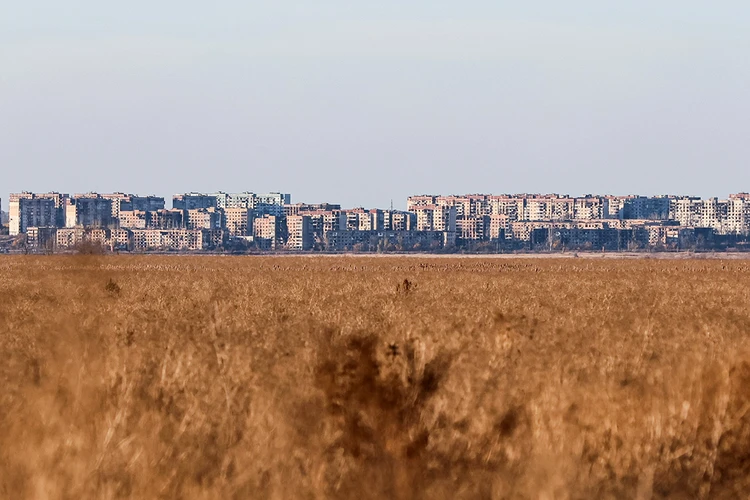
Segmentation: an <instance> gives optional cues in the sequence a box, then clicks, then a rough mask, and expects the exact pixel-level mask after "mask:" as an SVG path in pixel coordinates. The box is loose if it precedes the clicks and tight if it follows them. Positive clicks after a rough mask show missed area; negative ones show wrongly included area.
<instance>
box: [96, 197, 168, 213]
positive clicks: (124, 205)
mask: <svg viewBox="0 0 750 500" xmlns="http://www.w3.org/2000/svg"><path fill="white" fill-rule="evenodd" d="M101 197H102V198H104V199H106V200H110V201H111V202H112V217H113V218H114V219H117V218H119V217H120V212H123V211H143V212H150V211H153V210H163V209H164V198H163V197H160V196H153V195H149V196H138V195H134V194H126V193H106V194H102V195H101Z"/></svg>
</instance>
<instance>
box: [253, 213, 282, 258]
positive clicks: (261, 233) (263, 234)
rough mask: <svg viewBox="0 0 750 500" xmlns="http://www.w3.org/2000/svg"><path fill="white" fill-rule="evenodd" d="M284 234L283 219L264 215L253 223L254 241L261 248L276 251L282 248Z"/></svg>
mask: <svg viewBox="0 0 750 500" xmlns="http://www.w3.org/2000/svg"><path fill="white" fill-rule="evenodd" d="M284 233H285V231H284V226H283V223H282V217H276V216H275V215H264V216H263V217H258V218H257V219H255V220H254V221H253V239H254V241H255V243H256V245H257V246H258V247H259V248H262V249H271V250H275V249H277V248H279V247H281V245H282V243H283V240H284V237H285V234H284Z"/></svg>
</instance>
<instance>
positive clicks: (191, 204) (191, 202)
mask: <svg viewBox="0 0 750 500" xmlns="http://www.w3.org/2000/svg"><path fill="white" fill-rule="evenodd" d="M216 206H217V199H216V196H215V195H210V194H203V193H185V194H176V195H174V196H172V208H174V209H179V210H194V209H198V208H216Z"/></svg>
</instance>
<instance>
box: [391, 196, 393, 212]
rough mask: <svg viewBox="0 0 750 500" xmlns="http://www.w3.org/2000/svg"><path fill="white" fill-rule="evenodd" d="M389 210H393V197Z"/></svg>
mask: <svg viewBox="0 0 750 500" xmlns="http://www.w3.org/2000/svg"><path fill="white" fill-rule="evenodd" d="M391 212H393V198H391Z"/></svg>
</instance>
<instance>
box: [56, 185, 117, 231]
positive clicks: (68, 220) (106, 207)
mask: <svg viewBox="0 0 750 500" xmlns="http://www.w3.org/2000/svg"><path fill="white" fill-rule="evenodd" d="M114 221H115V219H114V218H113V217H112V200H111V199H107V198H104V197H102V196H101V195H99V194H97V193H88V194H77V195H75V196H73V197H70V198H68V199H67V200H66V204H65V226H66V227H87V228H88V227H98V228H102V227H110V226H113V225H114Z"/></svg>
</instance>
